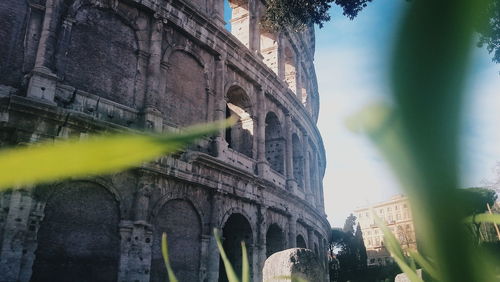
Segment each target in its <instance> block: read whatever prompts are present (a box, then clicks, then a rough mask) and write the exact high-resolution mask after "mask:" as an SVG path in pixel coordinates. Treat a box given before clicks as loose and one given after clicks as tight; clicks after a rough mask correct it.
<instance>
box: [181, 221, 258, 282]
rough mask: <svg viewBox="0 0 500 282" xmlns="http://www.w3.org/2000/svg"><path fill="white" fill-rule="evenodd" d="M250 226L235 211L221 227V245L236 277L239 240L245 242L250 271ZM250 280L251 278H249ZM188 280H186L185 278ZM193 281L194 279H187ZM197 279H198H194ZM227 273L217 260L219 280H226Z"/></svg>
mask: <svg viewBox="0 0 500 282" xmlns="http://www.w3.org/2000/svg"><path fill="white" fill-rule="evenodd" d="M252 234H253V233H252V227H251V226H250V223H249V222H248V220H247V219H246V218H245V217H244V216H243V215H241V214H239V213H235V214H232V215H231V216H230V217H229V219H228V220H227V222H226V224H224V228H222V236H223V239H224V241H223V244H222V245H223V247H224V251H225V252H226V254H227V258H228V259H229V261H230V262H231V264H232V266H233V269H234V271H235V272H236V274H237V276H238V277H241V267H242V263H243V262H242V260H241V242H242V241H243V242H245V244H246V247H247V252H248V261H249V262H250V273H253V272H252V263H251V262H252V261H253V259H252V258H253V250H252V244H253V236H252ZM250 280H252V279H250ZM186 281H188V280H186ZM189 281H195V280H189ZM196 281H198V280H196ZM226 281H227V275H226V270H225V268H224V263H223V262H222V260H221V261H220V262H219V282H226Z"/></svg>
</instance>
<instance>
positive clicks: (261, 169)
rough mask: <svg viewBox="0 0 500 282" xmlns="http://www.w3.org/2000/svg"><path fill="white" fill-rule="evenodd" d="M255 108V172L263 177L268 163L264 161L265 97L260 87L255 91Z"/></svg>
mask: <svg viewBox="0 0 500 282" xmlns="http://www.w3.org/2000/svg"><path fill="white" fill-rule="evenodd" d="M257 109H258V112H257V126H258V127H257V173H258V175H259V176H260V177H261V178H264V175H265V172H266V171H267V170H268V169H269V164H268V163H267V161H266V113H267V110H266V97H265V92H264V91H263V90H262V89H259V91H258V93H257Z"/></svg>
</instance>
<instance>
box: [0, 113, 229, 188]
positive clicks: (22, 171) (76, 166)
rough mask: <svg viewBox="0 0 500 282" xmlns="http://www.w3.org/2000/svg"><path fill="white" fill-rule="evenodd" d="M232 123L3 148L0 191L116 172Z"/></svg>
mask: <svg viewBox="0 0 500 282" xmlns="http://www.w3.org/2000/svg"><path fill="white" fill-rule="evenodd" d="M233 122H234V121H233V120H226V121H223V122H216V123H212V124H207V125H198V126H193V127H189V128H186V129H185V130H183V131H182V132H179V133H169V134H164V135H153V134H149V135H146V134H144V135H139V134H123V133H122V134H116V135H101V136H95V137H90V138H86V139H82V140H77V139H69V140H64V141H56V142H52V143H49V142H43V143H40V144H32V145H30V146H28V147H22V148H12V149H4V150H2V151H0V190H1V189H5V188H9V187H17V186H23V185H32V184H38V183H44V182H50V181H55V180H61V179H65V178H69V177H83V176H90V175H98V174H107V173H113V172H118V171H121V170H124V169H127V168H131V167H133V166H137V165H140V164H141V163H142V162H146V161H151V160H153V159H154V158H156V157H159V156H162V155H165V154H168V153H172V152H175V151H176V150H179V149H181V148H182V147H184V146H186V145H187V144H189V143H191V142H193V141H195V140H196V139H198V138H200V137H202V136H204V135H207V134H210V133H213V132H216V131H217V130H219V129H220V128H221V127H226V126H228V125H230V124H231V123H233Z"/></svg>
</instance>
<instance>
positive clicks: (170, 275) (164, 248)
mask: <svg viewBox="0 0 500 282" xmlns="http://www.w3.org/2000/svg"><path fill="white" fill-rule="evenodd" d="M161 254H162V255H163V261H164V262H165V267H166V268H167V273H168V280H169V281H170V282H178V280H177V277H175V274H174V271H173V270H172V267H171V266H170V261H169V259H168V243H167V233H163V234H162V236H161Z"/></svg>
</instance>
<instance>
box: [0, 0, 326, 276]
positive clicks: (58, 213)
mask: <svg viewBox="0 0 500 282" xmlns="http://www.w3.org/2000/svg"><path fill="white" fill-rule="evenodd" d="M264 12H265V1H261V0H231V1H229V3H227V4H224V2H223V0H2V1H1V2H0V27H1V28H0V128H1V130H0V145H1V146H2V147H5V146H16V145H23V144H27V143H30V142H36V141H40V140H57V139H64V138H67V137H69V136H73V137H74V136H76V137H80V138H86V137H87V136H88V135H90V134H95V133H98V132H120V131H128V132H143V131H154V132H167V131H172V130H178V128H182V127H185V126H188V125H191V124H195V123H205V122H210V121H215V120H222V119H225V118H226V117H229V116H235V117H237V119H238V122H237V123H236V125H234V126H232V127H231V128H227V129H225V130H220V131H219V132H218V133H217V134H215V135H214V136H210V137H206V138H204V139H202V140H200V141H199V142H197V143H196V145H192V146H190V147H189V148H187V149H185V150H183V151H181V152H178V153H176V154H174V155H169V156H164V157H161V158H158V159H156V160H155V161H153V162H151V163H145V164H143V165H142V166H140V167H137V168H134V169H131V170H128V171H125V172H121V173H116V174H113V175H107V176H102V177H93V178H84V179H71V180H66V181H60V182H57V183H52V184H50V185H39V186H35V187H24V188H21V189H14V190H10V191H6V192H3V193H2V194H1V197H0V276H1V277H0V281H134V282H135V281H167V277H166V270H165V268H164V265H163V261H162V256H161V251H160V236H161V234H162V233H163V232H166V233H167V234H168V238H169V246H170V252H171V260H172V264H173V268H174V270H175V272H176V274H177V276H178V278H179V279H180V281H181V282H185V281H188V282H190V281H226V276H225V274H224V271H225V270H224V268H223V267H222V264H221V263H220V259H219V253H218V251H217V246H216V242H215V240H214V237H213V236H212V230H213V229H220V231H221V233H222V236H223V245H224V247H225V249H226V251H227V253H228V257H229V258H230V260H231V261H232V263H233V265H234V267H235V269H237V270H238V269H241V265H242V259H241V249H240V241H242V240H243V241H245V242H246V244H247V246H248V249H249V258H250V264H251V276H252V280H253V281H261V280H262V266H263V264H264V261H265V260H266V258H267V257H269V256H270V255H271V254H273V253H274V252H277V251H280V250H283V249H287V248H293V247H302V248H309V249H311V250H313V251H314V252H315V253H316V255H317V256H318V258H319V261H320V264H322V265H323V269H325V271H324V276H325V280H326V277H327V271H326V264H327V256H326V248H327V238H328V237H327V234H328V232H329V229H330V226H329V224H328V221H327V220H326V215H325V212H324V201H323V187H322V178H323V174H324V171H325V165H326V161H325V152H324V147H323V143H322V139H321V136H320V133H319V131H318V129H317V127H316V122H317V119H318V110H319V97H318V88H317V81H316V75H315V69H314V65H313V59H314V49H315V46H314V44H315V43H314V40H315V37H314V28H313V27H309V28H307V29H305V30H304V31H302V32H300V33H297V32H291V31H287V30H284V31H281V32H270V31H267V30H266V29H264V28H263V27H262V25H261V23H260V20H259V19H261V17H262V15H263V13H264ZM224 15H227V16H226V18H225V17H224ZM228 18H230V19H228ZM228 26H230V27H228ZM35 165H40V166H41V165H43V164H35Z"/></svg>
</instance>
